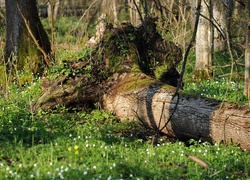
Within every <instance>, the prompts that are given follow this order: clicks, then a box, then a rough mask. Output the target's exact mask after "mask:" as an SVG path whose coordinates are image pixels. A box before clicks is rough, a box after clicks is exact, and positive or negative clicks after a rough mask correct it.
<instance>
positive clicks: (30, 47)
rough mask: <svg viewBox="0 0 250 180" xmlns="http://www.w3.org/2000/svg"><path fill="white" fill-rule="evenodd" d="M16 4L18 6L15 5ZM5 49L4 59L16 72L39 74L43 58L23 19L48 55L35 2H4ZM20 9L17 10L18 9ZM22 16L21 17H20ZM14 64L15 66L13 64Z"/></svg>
mask: <svg viewBox="0 0 250 180" xmlns="http://www.w3.org/2000/svg"><path fill="white" fill-rule="evenodd" d="M17 3H18V5H17ZM5 4H6V23H7V30H6V48H5V59H6V61H7V62H8V60H10V59H11V60H12V61H13V62H12V63H10V62H9V64H11V65H13V64H14V65H16V66H17V69H18V70H25V71H30V70H31V71H32V72H33V73H37V72H41V71H42V67H43V64H44V61H43V60H44V57H43V54H42V53H41V52H40V50H39V49H38V48H37V45H36V44H35V43H34V40H33V38H32V37H31V35H30V33H29V32H28V29H27V27H26V25H25V23H24V19H23V17H24V18H25V19H26V20H27V22H28V23H29V24H28V26H29V28H30V30H31V31H32V33H33V35H34V37H35V38H36V40H37V42H38V43H39V46H40V48H42V49H43V50H44V51H45V52H46V53H48V54H49V53H50V51H51V49H50V42H49V39H48V37H47V34H46V32H45V31H44V29H43V26H42V24H41V22H40V19H39V17H38V11H37V7H36V1H35V0H18V1H17V0H6V1H5ZM18 7H19V8H20V9H19V8H18ZM20 11H21V12H20ZM22 16H23V17H22ZM15 63H16V64H15Z"/></svg>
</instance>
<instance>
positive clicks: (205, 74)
mask: <svg viewBox="0 0 250 180" xmlns="http://www.w3.org/2000/svg"><path fill="white" fill-rule="evenodd" d="M209 4H210V3H209V0H204V1H202V3H201V14H202V16H204V17H206V18H207V19H206V18H204V17H202V16H200V19H199V25H198V30H197V34H196V46H195V53H196V62H195V76H196V78H197V79H207V78H209V77H210V76H211V73H212V71H211V67H212V53H211V52H212V51H211V44H212V36H211V35H212V31H211V26H210V22H209V20H208V19H209V17H210V15H209Z"/></svg>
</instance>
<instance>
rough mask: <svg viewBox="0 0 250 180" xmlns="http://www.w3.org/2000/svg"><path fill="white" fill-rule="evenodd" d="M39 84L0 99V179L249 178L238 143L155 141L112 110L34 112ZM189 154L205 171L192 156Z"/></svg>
mask: <svg viewBox="0 0 250 180" xmlns="http://www.w3.org/2000/svg"><path fill="white" fill-rule="evenodd" d="M39 94H40V89H39V83H35V84H33V85H32V86H27V87H24V88H22V89H21V88H17V87H12V88H11V89H10V90H9V99H8V100H5V99H3V98H1V99H0V109H1V111H0V179H247V178H250V155H249V154H247V153H245V152H242V151H241V150H240V149H239V148H238V147H237V146H234V145H228V146H224V145H221V144H216V145H211V144H209V143H202V142H197V141H194V140H190V142H189V143H188V145H186V144H185V143H183V142H179V141H177V142H175V143H172V142H169V141H168V140H166V139H165V138H164V137H163V138H161V139H160V141H159V143H158V144H156V145H152V143H151V140H150V136H149V135H150V132H149V131H146V130H145V129H144V128H143V127H142V126H141V125H140V124H138V123H137V122H126V121H125V122H119V121H118V120H117V119H116V117H115V116H113V115H112V114H111V113H108V112H105V111H100V110H94V111H92V112H91V113H85V112H79V111H75V112H72V111H71V112H69V111H68V110H67V109H65V108H63V107H58V109H57V110H54V111H51V112H42V111H40V112H39V113H37V114H32V113H30V112H29V111H28V108H29V106H30V104H32V103H33V101H34V100H35V99H36V98H37V97H38V96H39ZM186 154H192V155H194V156H196V157H198V158H200V159H202V160H204V161H205V162H207V163H208V164H209V166H210V168H207V169H205V168H203V167H202V166H200V165H199V164H197V163H196V162H194V161H192V160H190V159H189V158H188V157H187V156H186Z"/></svg>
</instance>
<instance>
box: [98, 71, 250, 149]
mask: <svg viewBox="0 0 250 180" xmlns="http://www.w3.org/2000/svg"><path fill="white" fill-rule="evenodd" d="M135 79H136V80H135ZM141 80H143V82H147V81H150V79H148V77H146V76H144V75H135V74H123V75H121V76H120V78H119V80H118V82H119V83H116V84H115V85H114V86H113V87H112V88H111V89H110V91H109V93H108V94H105V95H104V96H103V101H102V102H103V107H104V108H105V109H106V110H109V111H112V112H114V113H115V114H116V115H117V117H119V118H120V119H131V120H132V119H139V120H141V121H143V122H144V123H146V124H147V125H148V126H149V127H152V128H154V129H162V132H163V133H165V134H167V135H169V136H172V137H176V138H179V139H182V140H188V139H191V138H194V139H197V140H198V139H201V140H204V141H209V142H212V143H214V142H221V141H223V142H224V143H229V142H231V141H232V142H234V143H237V144H240V147H241V148H242V149H243V150H246V151H250V108H249V107H246V106H241V105H237V104H233V103H222V102H221V101H217V100H214V99H208V98H203V97H194V96H190V95H184V94H183V95H182V94H180V96H179V97H177V96H176V97H174V98H173V95H174V92H175V88H174V87H171V86H166V85H165V86H162V85H156V84H155V83H153V82H152V81H151V83H152V84H151V85H147V84H144V85H145V86H144V87H142V84H143V83H142V81H141ZM128 84H129V87H128ZM178 98H179V103H178V106H177V107H176V110H175V111H174V109H175V105H176V102H177V99H178ZM173 111H174V112H173ZM172 113H173V115H172ZM170 116H172V118H171V120H170V122H169V123H168V124H167V126H166V127H164V126H165V124H166V122H167V121H168V120H169V118H170Z"/></svg>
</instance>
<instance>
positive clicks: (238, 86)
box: [184, 78, 248, 105]
mask: <svg viewBox="0 0 250 180" xmlns="http://www.w3.org/2000/svg"><path fill="white" fill-rule="evenodd" d="M184 90H185V91H186V92H189V93H192V94H196V95H201V96H204V97H208V98H214V99H219V100H223V99H224V100H227V101H230V102H235V103H240V104H246V105H247V104H248V100H247V97H245V96H244V95H243V90H244V85H243V82H239V83H237V82H233V81H231V82H229V81H228V80H227V79H225V78H220V79H211V80H203V81H200V82H189V83H186V84H185V86H184Z"/></svg>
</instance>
